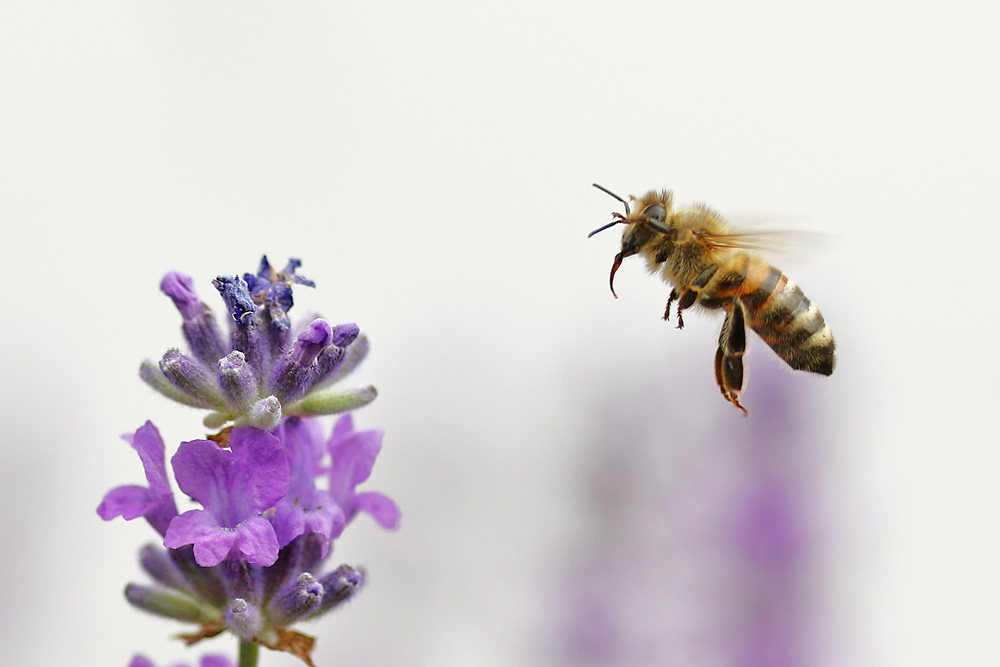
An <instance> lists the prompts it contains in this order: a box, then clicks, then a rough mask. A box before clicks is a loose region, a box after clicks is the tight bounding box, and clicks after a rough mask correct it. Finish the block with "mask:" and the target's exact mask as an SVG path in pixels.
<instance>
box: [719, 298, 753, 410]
mask: <svg viewBox="0 0 1000 667" xmlns="http://www.w3.org/2000/svg"><path fill="white" fill-rule="evenodd" d="M746 349H747V330H746V323H745V321H744V315H743V308H742V306H741V305H740V304H739V302H734V303H733V305H732V308H731V309H729V310H728V311H727V313H726V320H725V321H724V322H723V323H722V331H721V332H720V334H719V349H718V350H716V352H715V381H716V383H717V384H718V385H719V391H721V392H722V396H723V397H724V398H725V399H726V400H727V401H729V402H730V403H732V404H733V405H735V406H736V407H737V408H739V409H740V410H742V411H743V414H744V415H749V414H750V413H749V412H747V409H746V408H744V407H743V406H742V405H740V399H739V395H740V391H741V390H742V389H743V355H744V354H745V353H746Z"/></svg>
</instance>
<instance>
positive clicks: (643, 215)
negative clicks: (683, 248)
mask: <svg viewBox="0 0 1000 667" xmlns="http://www.w3.org/2000/svg"><path fill="white" fill-rule="evenodd" d="M594 187H595V188H597V189H598V190H600V191H602V192H606V193H607V194H609V195H611V196H612V197H614V198H615V199H617V200H618V201H620V202H621V203H622V204H623V205H624V206H625V213H624V214H621V213H618V212H617V211H616V212H615V213H613V214H612V216H613V217H614V219H613V220H612V221H611V222H609V223H608V224H606V225H604V226H602V227H598V228H597V229H595V230H594V231H592V232H590V234H588V235H587V238H590V237H591V236H593V235H594V234H596V233H598V232H603V231H604V230H605V229H609V228H611V227H614V226H615V225H618V224H622V225H626V227H625V231H624V232H622V249H621V251H620V252H619V253H618V254H617V255H615V262H614V264H613V265H612V266H611V279H610V283H611V293H612V294H614V296H615V298H616V299H617V298H618V295H617V294H615V273H616V272H617V271H618V267H620V266H621V264H622V260H623V259H625V258H626V257H629V256H631V255H635V254H636V253H638V252H639V249H640V248H641V247H642V246H643V245H645V244H646V243H647V242H648V241H649V240H650V238H651V237H652V236H653V232H659V233H661V234H670V233H671V230H670V227H669V226H668V225H667V222H666V219H667V212H668V209H669V207H670V198H671V197H670V193H669V192H661V193H657V192H656V191H655V190H654V191H652V192H649V193H647V194H646V195H645V196H644V197H643V198H642V199H640V200H639V205H640V206H641V208H640V209H639V211H638V212H637V213H636V214H635V215H633V214H632V209H631V208H630V207H629V204H628V201H626V200H625V199H624V198H622V197H619V196H618V195H616V194H615V193H614V192H612V191H611V190H608V189H607V188H606V187H604V186H603V185H598V184H597V183H594ZM633 199H634V198H633Z"/></svg>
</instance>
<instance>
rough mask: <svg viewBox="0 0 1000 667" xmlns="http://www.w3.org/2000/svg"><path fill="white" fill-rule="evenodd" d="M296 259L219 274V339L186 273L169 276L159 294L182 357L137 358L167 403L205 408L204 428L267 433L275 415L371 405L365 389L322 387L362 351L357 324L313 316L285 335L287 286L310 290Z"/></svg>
mask: <svg viewBox="0 0 1000 667" xmlns="http://www.w3.org/2000/svg"><path fill="white" fill-rule="evenodd" d="M300 264H301V263H300V262H299V260H297V259H292V260H289V262H288V265H287V266H286V267H285V268H284V269H283V270H282V271H280V272H279V271H276V270H275V269H274V268H272V267H271V265H270V263H269V262H268V260H267V257H266V256H265V257H264V258H262V259H261V264H260V268H259V269H258V271H257V273H256V274H251V273H246V274H244V275H243V276H242V277H240V276H235V275H220V276H219V277H218V278H216V279H215V281H214V283H213V284H214V285H215V288H216V289H217V290H218V291H219V294H220V295H221V296H222V300H223V302H224V303H225V306H226V310H227V311H228V312H229V315H230V317H229V318H228V319H229V323H230V335H229V340H228V341H226V340H224V339H223V337H222V334H221V333H220V331H219V328H218V326H217V324H216V322H215V318H214V316H213V315H212V312H211V310H210V309H209V307H208V306H207V305H205V304H204V303H202V301H201V300H200V298H199V297H198V294H197V292H195V290H194V283H193V281H192V280H191V278H189V277H188V276H185V275H184V274H181V273H177V272H171V273H168V274H167V275H166V276H165V277H164V278H163V280H162V282H161V283H160V289H161V290H162V291H163V292H164V293H165V294H166V295H167V296H169V297H170V298H171V299H172V300H173V302H174V305H175V306H176V307H177V310H178V311H179V312H180V314H181V317H182V318H183V324H182V327H181V329H182V332H183V334H184V338H185V339H186V341H187V343H188V347H189V349H190V353H189V354H186V353H184V352H182V351H181V350H179V349H171V350H168V351H167V352H166V354H164V355H163V358H162V359H161V360H160V362H159V363H155V364H154V363H153V362H152V361H148V360H147V361H145V362H143V364H142V366H141V367H140V371H139V374H140V377H141V378H142V379H143V380H144V381H145V382H146V383H147V384H148V385H150V386H151V387H153V388H154V389H156V390H157V391H158V392H160V393H161V394H163V395H164V396H166V397H167V398H170V399H171V400H174V401H177V402H179V403H183V404H185V405H190V406H192V407H197V408H204V409H208V410H211V411H212V412H211V413H209V414H208V416H206V417H205V425H206V426H208V427H209V428H218V427H220V426H223V425H224V424H226V423H229V422H232V423H233V424H234V425H236V426H244V425H249V426H255V427H257V428H260V429H264V430H269V429H272V428H274V427H275V426H277V425H278V424H279V423H281V418H282V417H283V416H296V415H297V416H315V415H326V414H336V413H340V412H347V411H349V410H353V409H355V408H359V407H362V406H364V405H367V404H368V403H370V402H372V401H373V400H374V399H375V388H374V387H372V386H370V385H369V386H365V387H359V388H354V389H341V390H334V389H330V388H329V386H330V385H331V384H332V383H333V382H335V381H337V380H338V379H340V378H341V377H343V376H344V375H346V374H347V373H348V372H350V371H351V370H352V369H353V368H354V367H356V366H357V365H358V364H359V363H360V362H361V360H362V359H364V357H365V355H366V354H367V353H368V343H367V340H366V339H365V338H364V337H363V336H360V333H359V329H358V327H357V325H356V324H353V323H349V324H340V325H336V326H331V325H330V324H329V323H328V322H327V321H326V320H323V319H316V320H313V321H312V322H310V323H309V324H307V325H306V326H305V327H303V328H302V329H301V330H300V331H299V332H298V333H297V334H295V335H293V331H292V327H291V320H290V319H289V315H288V311H289V310H290V309H291V308H292V305H293V303H294V302H293V299H292V285H293V284H300V285H307V286H310V287H313V286H314V284H313V282H312V281H311V280H307V279H306V278H303V277H302V276H299V275H296V273H295V272H296V270H297V269H298V268H299V266H300Z"/></svg>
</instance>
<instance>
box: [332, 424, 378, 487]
mask: <svg viewBox="0 0 1000 667" xmlns="http://www.w3.org/2000/svg"><path fill="white" fill-rule="evenodd" d="M338 426H339V422H338ZM336 430H337V429H336V427H334V437H333V438H331V439H330V443H329V448H330V455H331V457H332V458H333V474H332V475H331V483H330V490H331V491H333V492H334V493H335V494H337V493H338V492H339V491H340V490H341V489H346V488H347V487H355V486H357V485H358V484H361V483H362V482H364V481H365V480H366V479H368V477H369V476H371V474H372V467H373V466H374V465H375V458H376V457H377V456H378V453H379V450H380V449H381V448H382V435H383V432H382V431H379V430H370V431H354V432H353V433H351V434H349V435H347V436H345V437H343V438H342V439H338V438H337V436H336Z"/></svg>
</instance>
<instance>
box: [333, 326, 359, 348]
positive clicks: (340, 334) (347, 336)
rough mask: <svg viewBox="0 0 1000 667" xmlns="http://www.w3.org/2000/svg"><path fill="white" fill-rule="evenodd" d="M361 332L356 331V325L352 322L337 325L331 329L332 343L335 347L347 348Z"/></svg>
mask: <svg viewBox="0 0 1000 667" xmlns="http://www.w3.org/2000/svg"><path fill="white" fill-rule="evenodd" d="M359 333H361V330H360V329H358V325H357V324H354V323H353V322H349V323H347V324H338V325H337V326H335V327H333V332H332V339H333V340H332V341H331V342H332V343H333V344H334V345H336V346H337V347H347V346H348V345H350V344H351V343H353V342H354V339H355V338H357V337H358V334H359Z"/></svg>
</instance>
